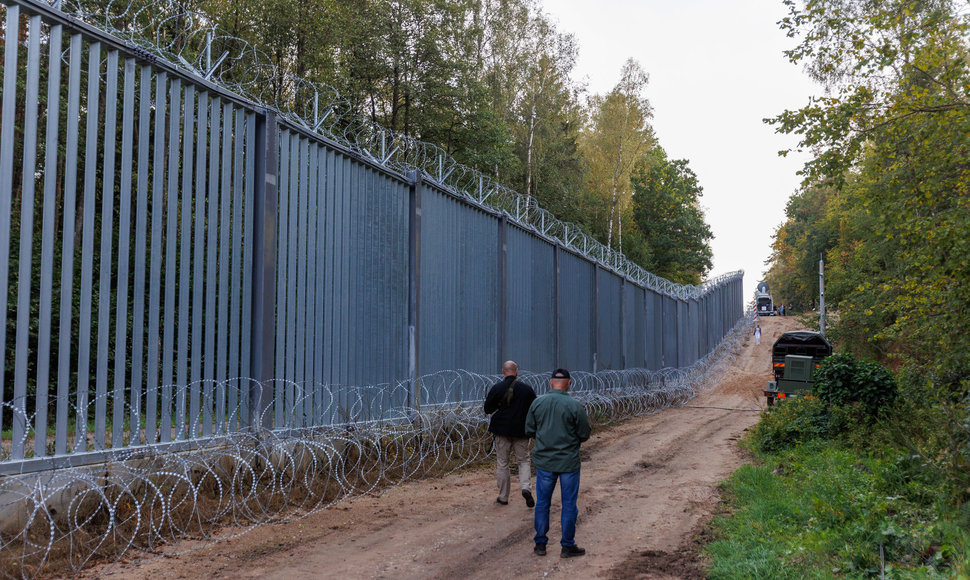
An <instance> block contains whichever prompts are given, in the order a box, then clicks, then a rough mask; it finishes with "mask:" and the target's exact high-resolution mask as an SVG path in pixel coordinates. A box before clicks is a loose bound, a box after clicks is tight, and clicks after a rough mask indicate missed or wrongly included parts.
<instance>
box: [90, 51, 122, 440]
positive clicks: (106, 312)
mask: <svg viewBox="0 0 970 580" xmlns="http://www.w3.org/2000/svg"><path fill="white" fill-rule="evenodd" d="M107 56H108V58H107V75H106V76H107V83H106V87H105V107H104V119H105V120H104V161H103V162H102V170H103V174H102V176H101V183H102V188H101V252H100V254H99V256H98V260H99V262H100V267H101V273H100V276H99V279H98V352H97V375H96V379H95V385H94V386H95V397H96V398H95V403H94V409H95V411H94V412H95V415H94V448H95V450H101V449H104V447H105V429H106V427H107V425H106V423H107V417H106V415H107V411H108V350H109V347H110V345H109V336H110V331H111V266H112V263H111V257H112V251H113V249H112V242H113V235H114V200H115V191H114V189H115V152H116V147H117V144H116V141H117V138H118V136H117V117H118V51H117V50H110V51H108V55H107Z"/></svg>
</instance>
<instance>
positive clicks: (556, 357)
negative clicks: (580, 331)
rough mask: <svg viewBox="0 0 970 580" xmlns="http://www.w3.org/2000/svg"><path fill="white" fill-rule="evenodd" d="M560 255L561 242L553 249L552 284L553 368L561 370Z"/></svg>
mask: <svg viewBox="0 0 970 580" xmlns="http://www.w3.org/2000/svg"><path fill="white" fill-rule="evenodd" d="M560 254H562V245H560V244H559V242H556V245H555V246H553V248H552V279H553V283H552V300H553V308H555V310H554V317H553V327H552V336H553V340H552V356H553V363H552V367H553V368H559V367H560V366H561V365H562V353H561V352H560V350H559V349H560V346H559V343H560V338H559V329H560V322H559V318H560V317H561V316H562V299H561V297H560V289H559V281H560V272H559V258H560Z"/></svg>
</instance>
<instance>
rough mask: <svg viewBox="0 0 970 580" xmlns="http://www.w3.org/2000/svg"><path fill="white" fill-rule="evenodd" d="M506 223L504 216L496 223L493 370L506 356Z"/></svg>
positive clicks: (507, 219)
mask: <svg viewBox="0 0 970 580" xmlns="http://www.w3.org/2000/svg"><path fill="white" fill-rule="evenodd" d="M508 223H509V218H508V216H506V215H505V214H503V215H502V217H501V218H500V219H499V221H498V271H497V272H496V273H495V279H496V280H497V281H498V341H497V351H498V360H497V361H496V365H495V368H502V364H503V363H504V362H505V360H506V358H507V356H506V352H505V336H506V331H507V324H508V323H507V318H508V303H509V301H508V283H507V278H506V270H507V269H508V268H507V267H506V263H507V262H508V231H509V228H508Z"/></svg>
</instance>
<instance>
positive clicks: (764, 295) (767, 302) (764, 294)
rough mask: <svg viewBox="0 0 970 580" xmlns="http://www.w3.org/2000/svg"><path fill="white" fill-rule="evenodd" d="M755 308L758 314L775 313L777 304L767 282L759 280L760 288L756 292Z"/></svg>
mask: <svg viewBox="0 0 970 580" xmlns="http://www.w3.org/2000/svg"><path fill="white" fill-rule="evenodd" d="M754 309H755V312H757V313H758V316H774V315H775V304H774V301H773V300H772V299H771V291H770V290H769V288H768V283H767V282H758V289H757V290H755V292H754Z"/></svg>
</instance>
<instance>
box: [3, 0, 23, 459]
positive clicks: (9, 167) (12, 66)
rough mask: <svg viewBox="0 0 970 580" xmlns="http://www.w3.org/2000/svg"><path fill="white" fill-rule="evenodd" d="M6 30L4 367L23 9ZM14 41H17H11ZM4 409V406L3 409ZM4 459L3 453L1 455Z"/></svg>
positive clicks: (13, 13)
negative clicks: (18, 57) (18, 64)
mask: <svg viewBox="0 0 970 580" xmlns="http://www.w3.org/2000/svg"><path fill="white" fill-rule="evenodd" d="M6 27H7V30H6V32H5V33H4V39H5V41H4V51H3V55H4V58H3V117H0V256H4V257H5V258H4V259H3V260H2V262H0V304H3V305H4V308H2V309H0V356H3V364H4V368H6V364H7V332H6V329H7V308H6V305H7V281H8V278H9V275H10V274H9V271H8V270H9V267H10V260H9V259H7V258H6V256H9V255H10V218H11V215H10V212H11V207H12V203H13V153H14V149H15V147H14V137H15V135H14V128H15V124H16V122H15V121H14V119H15V118H16V114H15V107H16V106H17V56H18V55H17V48H18V42H17V40H19V38H20V7H19V6H17V5H11V6H7V21H6ZM11 39H14V40H12V41H11ZM5 375H6V373H5V372H0V404H2V403H3V393H4V390H5V388H6V386H5V384H4V376H5ZM0 409H2V407H0ZM0 431H3V413H0ZM0 456H2V452H0Z"/></svg>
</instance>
